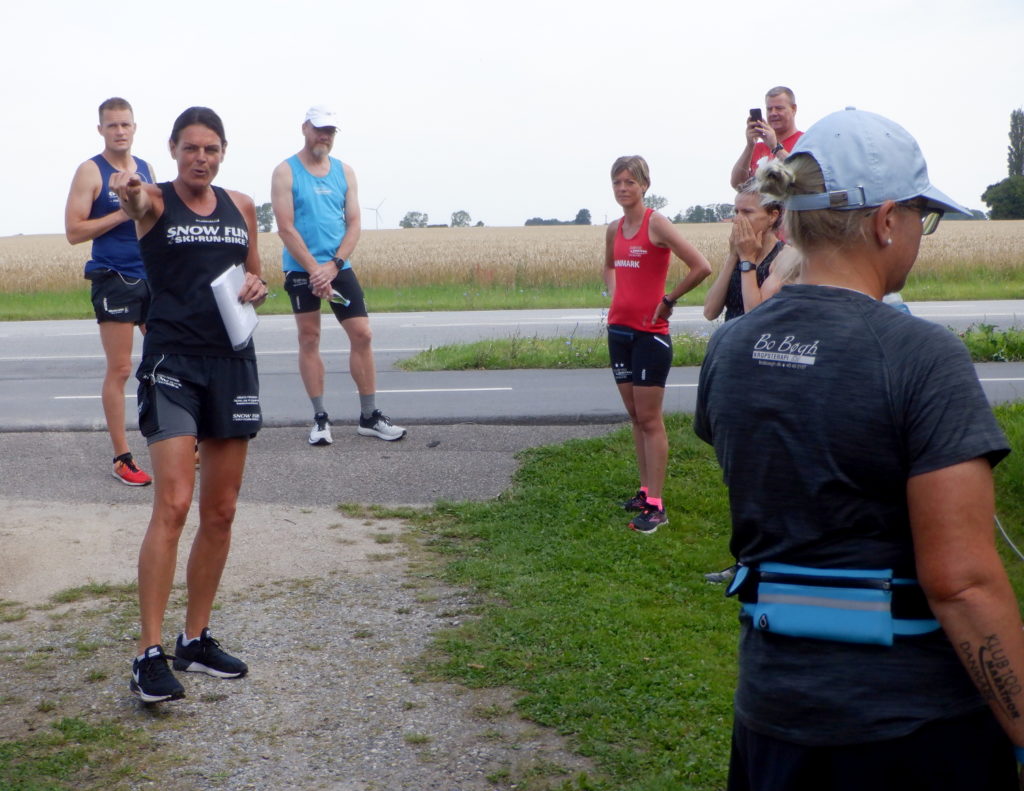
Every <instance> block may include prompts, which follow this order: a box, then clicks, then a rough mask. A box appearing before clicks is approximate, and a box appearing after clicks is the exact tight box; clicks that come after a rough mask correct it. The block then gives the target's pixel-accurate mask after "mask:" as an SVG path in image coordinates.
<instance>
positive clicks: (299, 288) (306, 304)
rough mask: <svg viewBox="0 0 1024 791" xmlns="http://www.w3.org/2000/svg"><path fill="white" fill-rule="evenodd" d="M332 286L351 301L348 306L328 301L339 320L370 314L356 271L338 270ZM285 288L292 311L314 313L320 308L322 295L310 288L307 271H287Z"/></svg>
mask: <svg viewBox="0 0 1024 791" xmlns="http://www.w3.org/2000/svg"><path fill="white" fill-rule="evenodd" d="M331 287H332V288H333V289H334V290H335V291H337V292H338V293H340V294H341V295H342V296H344V297H345V298H346V299H348V300H349V303H350V304H349V305H348V306H345V305H342V304H340V303H338V302H329V303H328V304H329V305H330V306H331V310H333V311H334V315H335V316H337V317H338V321H344V320H345V319H354V318H357V317H360V316H367V315H369V314H367V312H366V300H365V298H364V296H363V289H362V286H360V285H359V280H358V279H357V278H356V273H355V272H353V271H352V270H351V269H342V270H341V271H340V272H338V276H337V277H336V278H334V280H332V281H331ZM284 290H285V291H287V292H288V297H289V298H290V299H291V303H292V313H313V312H314V311H318V310H320V302H321V300H320V297H318V296H315V295H314V294H313V292H312V291H310V290H309V275H308V274H306V273H305V272H286V273H285V276H284Z"/></svg>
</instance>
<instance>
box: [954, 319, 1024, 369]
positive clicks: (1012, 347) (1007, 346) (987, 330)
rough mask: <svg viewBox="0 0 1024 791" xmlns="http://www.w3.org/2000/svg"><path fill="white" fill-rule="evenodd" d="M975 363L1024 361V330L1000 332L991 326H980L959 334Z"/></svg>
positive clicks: (1015, 329) (1014, 329) (971, 327)
mask: <svg viewBox="0 0 1024 791" xmlns="http://www.w3.org/2000/svg"><path fill="white" fill-rule="evenodd" d="M957 334H958V335H959V336H960V338H961V339H962V340H963V342H964V345H965V346H966V347H967V350H968V351H969V352H970V353H971V359H972V360H974V362H976V363H978V362H1005V363H1018V362H1020V361H1021V360H1024V329H1020V328H1016V327H1015V328H1012V329H1009V330H1006V331H998V330H996V328H995V327H994V326H993V325H991V324H978V325H972V326H970V327H968V328H967V329H966V330H964V331H963V332H960V333H957Z"/></svg>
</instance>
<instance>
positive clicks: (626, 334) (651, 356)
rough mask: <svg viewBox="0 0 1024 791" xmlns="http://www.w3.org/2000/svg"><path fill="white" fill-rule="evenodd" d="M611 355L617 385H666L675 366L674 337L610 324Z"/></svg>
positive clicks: (609, 341) (609, 351)
mask: <svg viewBox="0 0 1024 791" xmlns="http://www.w3.org/2000/svg"><path fill="white" fill-rule="evenodd" d="M608 356H609V357H610V358H611V363H612V375H613V376H614V377H615V384H620V385H624V384H632V385H633V386H634V387H664V386H665V382H666V381H668V372H669V369H670V368H671V367H672V336H671V335H659V334H658V333H656V332H641V331H640V330H634V329H632V328H630V327H625V326H623V325H621V324H610V325H608Z"/></svg>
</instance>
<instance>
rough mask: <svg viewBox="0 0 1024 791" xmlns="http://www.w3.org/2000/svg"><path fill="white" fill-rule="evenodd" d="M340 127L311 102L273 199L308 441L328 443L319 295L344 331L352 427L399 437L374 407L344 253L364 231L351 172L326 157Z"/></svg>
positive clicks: (362, 318)
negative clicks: (354, 407)
mask: <svg viewBox="0 0 1024 791" xmlns="http://www.w3.org/2000/svg"><path fill="white" fill-rule="evenodd" d="M337 131H338V124H337V114H336V113H334V112H333V111H332V110H330V109H328V108H326V107H323V106H316V107H311V108H310V109H309V112H307V113H306V118H305V120H304V121H303V124H302V135H303V138H304V141H305V142H304V145H303V147H302V150H300V151H299V152H298V153H297V154H295V155H294V156H292V157H289V158H288V159H286V160H285V161H284V162H282V163H281V164H280V165H278V166H277V167H276V168H274V175H273V180H272V183H271V193H270V196H271V202H272V204H273V208H274V217H275V219H276V220H277V232H278V234H279V235H280V236H281V241H282V242H284V253H283V256H282V258H283V267H284V272H285V290H286V291H287V292H288V296H289V298H290V300H291V305H292V312H293V313H294V314H295V323H296V326H297V327H298V332H299V374H300V376H301V377H302V383H303V385H305V388H306V394H307V395H308V396H309V400H310V401H311V402H312V404H313V428H312V430H311V431H310V434H309V444H310V445H330V444H331V442H332V441H333V439H332V437H331V428H330V420H329V418H328V414H327V410H326V408H325V407H324V361H323V358H322V357H321V356H320V307H321V300H323V299H326V300H328V302H329V304H330V307H331V310H332V311H333V312H334V315H335V317H336V318H337V319H338V322H339V323H340V324H341V326H342V329H344V330H345V334H346V335H348V339H349V346H350V353H349V372H350V373H351V375H352V379H353V381H355V384H356V389H357V390H358V391H359V407H360V416H359V425H358V427H357V429H356V430H357V432H358V433H359V434H360V435H362V436H366V437H377V438H378V439H383V440H389V441H390V440H397V439H401V438H402V437H404V436H405V429H404V428H402V427H401V426H396V425H394V424H393V423H392V422H391V419H390V418H388V417H387V415H384V414H383V413H382V412H381V411H380V410H379V409H378V408H377V405H376V392H377V382H376V379H377V372H376V368H375V366H374V361H373V346H372V344H371V340H372V333H371V331H370V319H369V316H368V315H367V312H366V304H365V302H364V300H363V290H362V288H361V287H360V285H359V281H358V280H357V279H356V276H355V273H354V272H353V271H352V265H351V263H350V262H349V258H350V256H351V255H352V252H353V251H354V250H355V247H356V244H357V243H358V242H359V235H360V231H361V223H360V215H359V198H358V194H357V187H356V176H355V173H354V172H353V171H352V168H351V167H349V166H348V165H346V164H343V163H342V162H341V161H340V160H338V159H335V158H333V157H331V156H330V153H331V149H332V148H333V147H334V138H335V135H336V134H337Z"/></svg>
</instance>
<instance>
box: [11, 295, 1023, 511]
mask: <svg viewBox="0 0 1024 791" xmlns="http://www.w3.org/2000/svg"><path fill="white" fill-rule="evenodd" d="M911 309H912V310H913V311H914V312H915V313H916V314H918V315H923V316H926V317H929V318H932V319H933V320H936V321H939V322H941V323H943V324H949V325H951V326H966V325H968V324H977V323H981V322H986V323H991V324H996V325H998V326H1004V327H1008V326H1013V325H1015V324H1016V323H1017V316H1018V315H1021V316H1024V302H1021V303H923V304H921V305H913V304H912V305H911ZM327 318H329V317H326V316H325V322H324V328H325V332H324V340H323V350H324V352H325V356H326V359H327V361H328V366H329V369H330V373H329V375H328V383H327V392H328V405H329V408H330V409H331V411H332V419H333V421H334V424H335V425H334V438H335V443H334V445H332V446H330V447H328V448H311V447H310V446H309V445H308V443H307V442H306V436H307V433H308V426H309V423H310V415H309V412H310V407H309V402H308V400H307V399H306V396H305V393H304V392H303V389H302V384H301V382H300V380H299V376H298V373H297V370H296V365H297V363H296V352H295V331H294V322H293V320H292V318H291V317H290V316H269V317H264V318H262V319H261V324H260V327H259V329H258V330H257V348H258V350H259V365H260V380H261V388H262V398H263V407H264V414H265V416H266V428H264V430H263V431H261V432H260V435H259V437H258V438H257V439H256V441H255V442H253V444H252V446H251V448H250V453H249V461H248V464H247V470H246V482H245V487H244V491H243V494H242V496H243V498H244V499H245V500H246V501H249V502H267V503H291V504H296V505H309V506H314V505H326V506H333V505H335V504H336V503H339V502H360V503H386V504H419V503H433V502H435V501H437V500H483V499H488V498H491V497H494V496H496V495H497V494H498V493H500V492H501V491H503V490H504V489H505V488H506V487H507V486H508V485H509V482H510V480H511V475H512V473H513V471H514V470H515V468H516V465H517V462H516V459H515V455H516V453H517V452H518V451H520V450H522V449H524V448H528V447H531V446H536V445H545V444H551V443H555V442H561V441H564V440H568V439H572V438H575V437H591V436H596V435H599V434H602V433H605V432H607V431H611V430H613V429H614V428H616V427H617V426H619V425H622V423H623V421H624V413H623V409H622V405H621V403H620V402H619V397H618V394H617V392H616V390H615V387H614V386H613V384H612V380H611V374H610V373H609V372H608V371H604V370H597V371H592V370H578V371H472V372H435V373H404V372H401V371H398V370H396V369H395V368H394V362H395V361H396V360H397V359H399V358H400V357H402V356H407V355H409V354H412V353H414V352H415V351H417V350H419V349H424V348H427V347H429V346H437V345H440V344H446V343H457V342H466V341H471V340H476V339H479V338H488V337H508V336H513V335H517V334H518V335H520V336H533V335H539V336H555V335H558V336H562V335H565V336H568V335H572V334H575V335H577V336H580V335H593V334H595V333H597V332H598V331H599V327H600V325H601V321H602V313H601V311H598V310H566V311H495V312H483V313H481V312H472V313H418V314H381V315H376V316H374V317H373V326H374V331H375V334H376V337H375V341H374V346H375V349H376V355H377V363H378V369H379V375H378V392H379V397H378V401H379V403H380V405H381V406H382V407H383V408H384V409H385V411H387V412H388V413H389V414H391V415H392V416H393V417H394V418H395V420H396V422H400V423H402V424H404V425H408V426H410V427H411V430H410V432H409V435H408V437H407V438H406V439H404V440H402V441H400V442H393V443H386V442H381V441H379V440H375V439H368V438H365V437H359V436H357V435H356V433H355V413H356V408H357V405H358V400H357V397H356V393H355V390H354V388H353V385H352V381H351V379H350V378H349V376H348V373H347V366H348V360H347V342H346V340H345V338H344V333H343V332H342V331H341V329H340V328H339V327H337V325H335V324H333V321H332V322H328V321H326V319H327ZM673 324H674V327H675V328H676V329H686V330H688V331H690V332H708V331H710V330H713V329H714V326H715V325H714V324H711V323H709V322H707V321H705V320H704V319H703V317H702V316H701V315H700V312H699V310H698V309H696V308H682V309H678V310H677V311H676V316H675V318H674V321H673ZM137 346H138V344H137ZM977 368H978V374H979V378H980V379H981V381H982V384H983V386H984V388H985V390H986V392H987V393H988V395H989V397H990V399H991V400H992V401H1010V400H1021V399H1024V366H1021V365H1017V364H1010V363H987V364H983V365H979V366H977ZM102 372H103V353H102V349H101V348H100V343H99V335H98V333H97V331H96V325H95V323H94V322H92V321H42V322H8V323H0V496H3V497H7V498H15V499H20V500H31V501H40V502H46V501H50V502H64V503H80V502H101V503H111V504H114V503H121V502H139V503H145V502H149V501H150V499H151V497H152V493H151V489H150V488H149V487H146V488H142V489H132V488H129V487H125V486H122V485H120V484H118V483H117V482H115V481H114V480H113V478H111V476H110V467H109V458H110V447H109V439H108V438H107V434H106V431H105V430H104V429H105V425H104V422H103V414H102V409H101V406H100V401H99V390H100V383H101V377H102ZM697 373H698V372H697V369H695V368H680V369H676V370H674V371H673V372H672V374H671V377H670V380H669V385H668V388H667V390H666V398H665V408H666V411H669V412H685V411H691V410H692V409H693V404H694V399H695V395H696V384H697ZM126 399H127V402H128V407H129V408H128V414H129V416H131V415H133V414H134V405H135V397H134V380H130V381H129V386H128V387H127V388H126ZM130 419H131V418H130ZM129 440H130V443H131V447H132V449H133V451H134V453H135V454H136V457H137V458H138V459H139V461H140V463H141V464H142V465H143V466H144V467H145V468H147V469H148V468H149V464H148V462H149V459H148V453H147V451H146V447H145V443H144V441H143V440H142V439H141V437H139V436H138V434H137V432H136V431H130V433H129ZM2 521H3V520H2V516H0V526H2Z"/></svg>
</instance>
